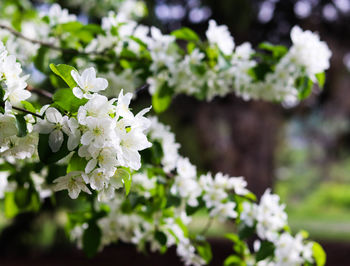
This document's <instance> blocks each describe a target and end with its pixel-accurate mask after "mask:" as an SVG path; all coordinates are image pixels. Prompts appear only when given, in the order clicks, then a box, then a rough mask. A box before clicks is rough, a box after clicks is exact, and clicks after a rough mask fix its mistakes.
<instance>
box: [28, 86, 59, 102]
mask: <svg viewBox="0 0 350 266" xmlns="http://www.w3.org/2000/svg"><path fill="white" fill-rule="evenodd" d="M27 90H28V91H30V92H33V93H36V94H38V95H41V96H43V97H45V98H48V99H52V96H53V94H52V93H51V92H48V91H46V90H41V89H36V88H33V87H32V86H30V85H28V86H27Z"/></svg>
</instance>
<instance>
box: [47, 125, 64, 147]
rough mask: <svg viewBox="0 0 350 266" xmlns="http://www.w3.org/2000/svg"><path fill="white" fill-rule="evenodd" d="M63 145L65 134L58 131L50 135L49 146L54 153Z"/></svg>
mask: <svg viewBox="0 0 350 266" xmlns="http://www.w3.org/2000/svg"><path fill="white" fill-rule="evenodd" d="M62 143H63V133H62V131H60V130H58V129H56V130H54V131H52V132H51V133H50V136H49V146H50V148H51V150H52V151H53V152H57V151H58V150H59V149H60V148H61V146H62Z"/></svg>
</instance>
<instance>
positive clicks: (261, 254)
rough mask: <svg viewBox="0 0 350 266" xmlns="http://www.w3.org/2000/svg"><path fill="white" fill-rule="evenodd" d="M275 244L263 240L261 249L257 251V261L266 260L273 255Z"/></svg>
mask: <svg viewBox="0 0 350 266" xmlns="http://www.w3.org/2000/svg"><path fill="white" fill-rule="evenodd" d="M274 251H275V246H274V244H273V243H271V242H269V241H262V242H261V245H260V249H259V251H258V252H257V253H256V261H260V260H264V259H266V258H267V257H270V256H273V253H274Z"/></svg>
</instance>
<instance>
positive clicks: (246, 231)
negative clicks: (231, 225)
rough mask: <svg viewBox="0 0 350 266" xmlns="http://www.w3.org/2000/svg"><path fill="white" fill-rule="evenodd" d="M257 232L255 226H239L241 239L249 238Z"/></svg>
mask: <svg viewBox="0 0 350 266" xmlns="http://www.w3.org/2000/svg"><path fill="white" fill-rule="evenodd" d="M254 233H255V229H254V227H248V226H242V227H239V230H238V235H239V238H240V239H247V238H249V237H251V236H252V235H253V234H254Z"/></svg>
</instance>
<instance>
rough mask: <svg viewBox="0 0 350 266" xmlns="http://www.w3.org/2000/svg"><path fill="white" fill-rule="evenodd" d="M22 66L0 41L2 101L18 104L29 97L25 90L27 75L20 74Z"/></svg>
mask: <svg viewBox="0 0 350 266" xmlns="http://www.w3.org/2000/svg"><path fill="white" fill-rule="evenodd" d="M21 74H22V68H21V65H20V64H19V63H17V61H16V57H15V56H14V55H9V54H8V52H7V50H6V48H5V46H4V44H3V43H2V42H0V82H1V85H2V88H3V89H4V91H5V95H4V96H3V99H2V100H3V101H8V102H9V103H10V104H12V105H18V104H20V103H21V101H24V100H26V99H28V98H29V97H30V92H29V91H27V90H26V87H27V83H26V80H27V79H28V76H21Z"/></svg>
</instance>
